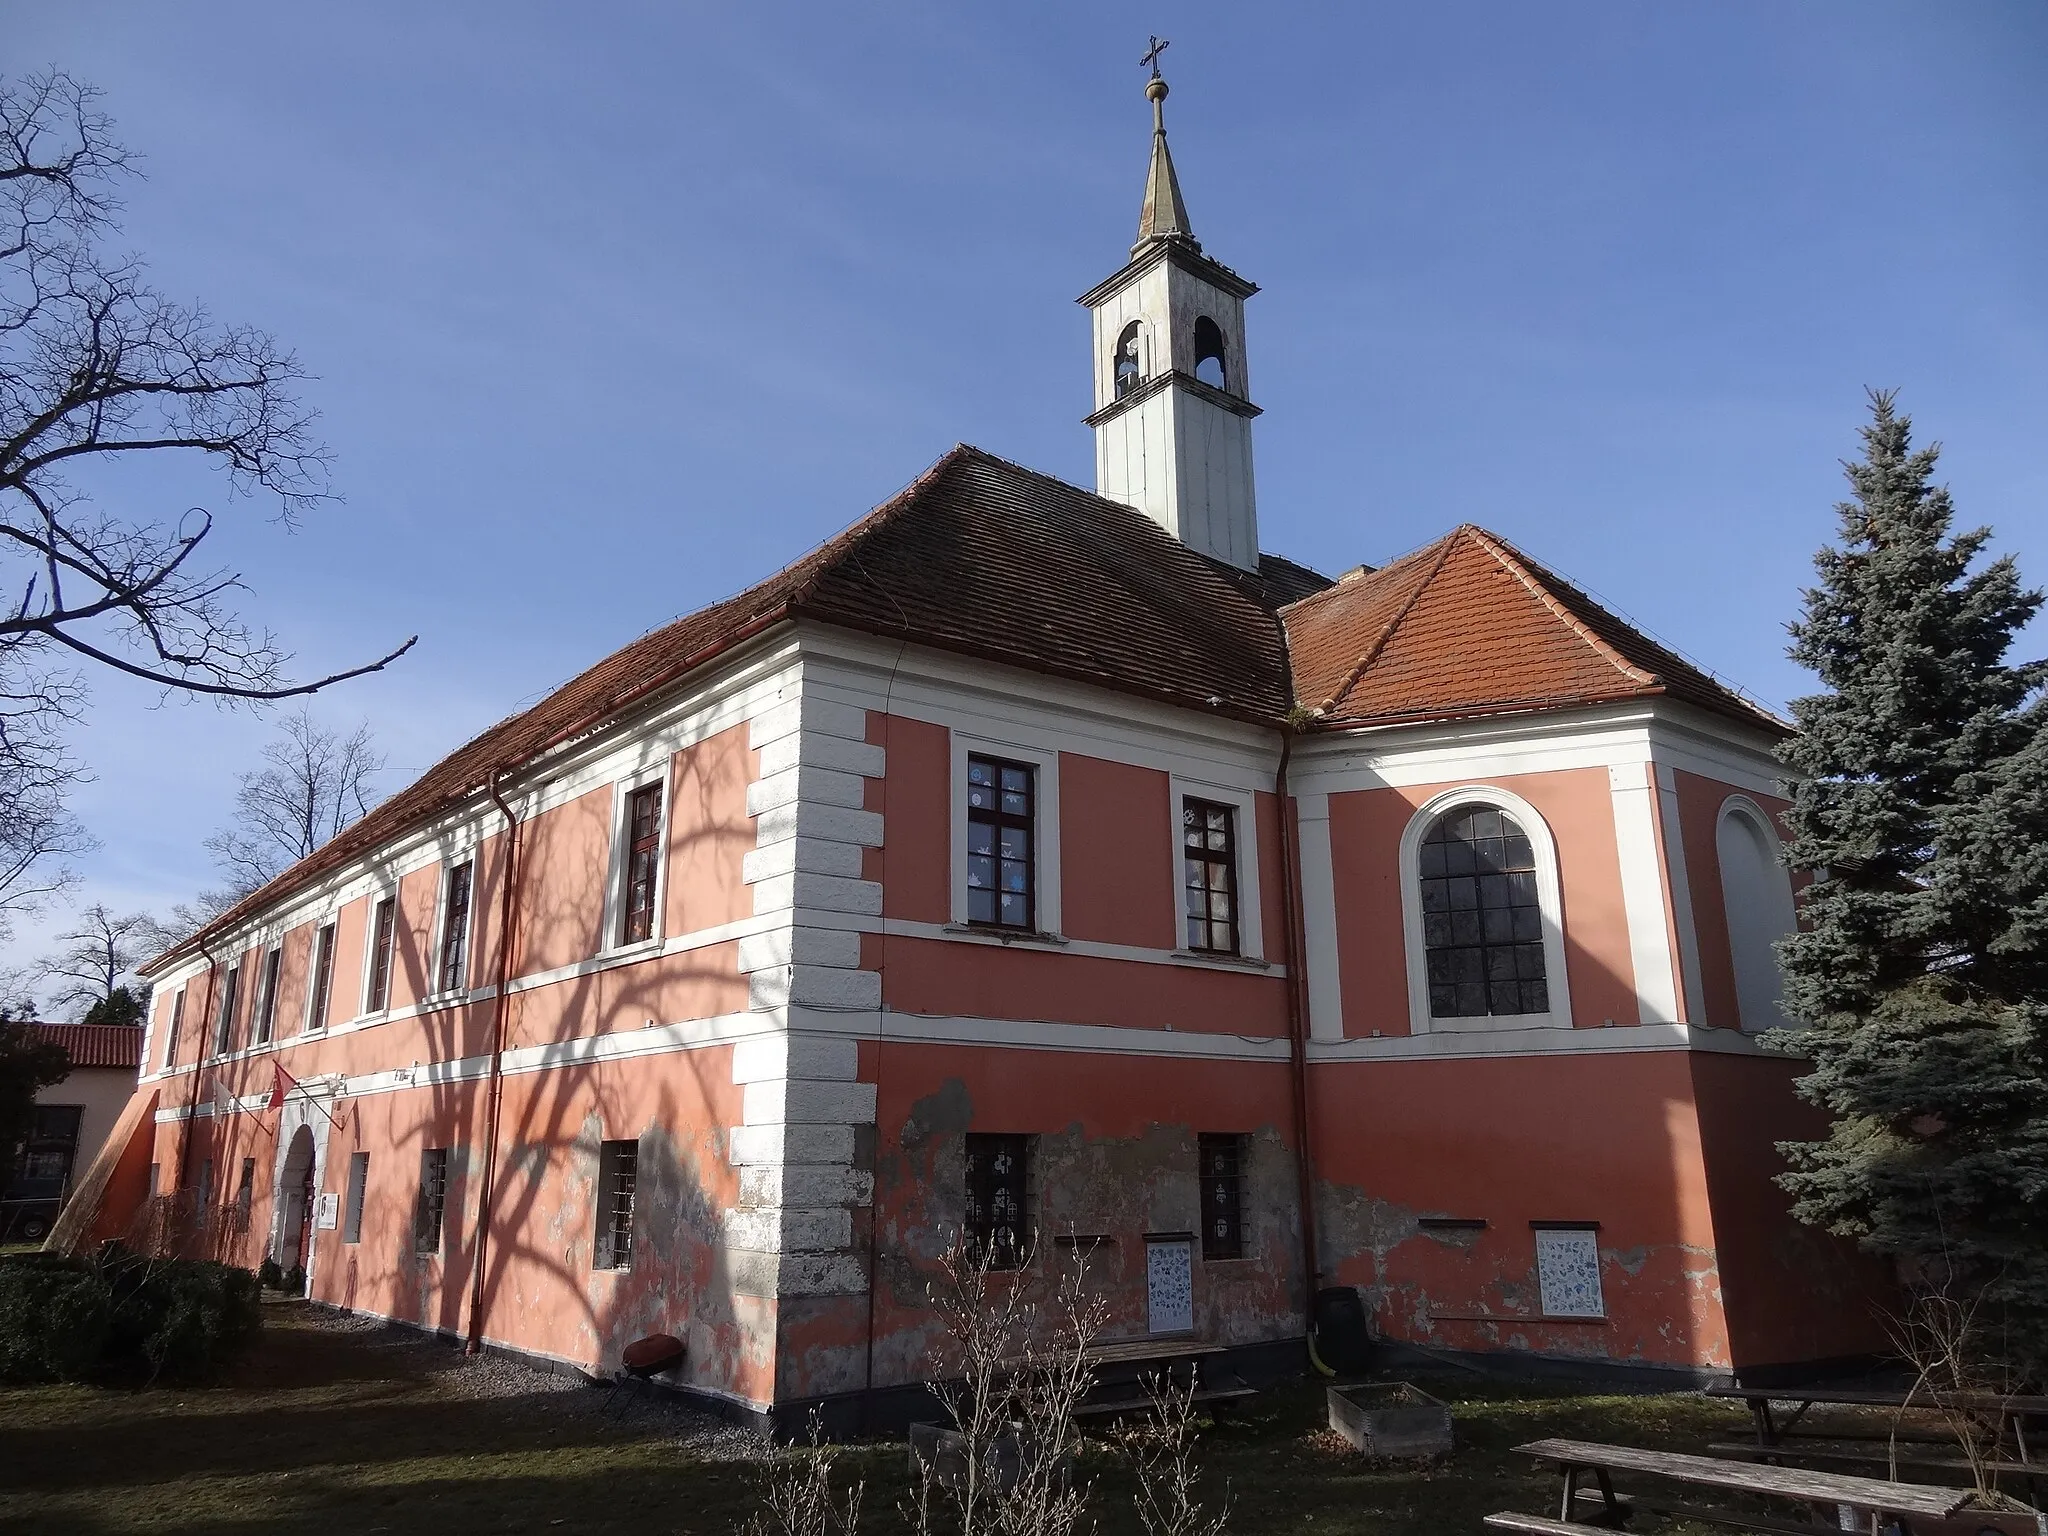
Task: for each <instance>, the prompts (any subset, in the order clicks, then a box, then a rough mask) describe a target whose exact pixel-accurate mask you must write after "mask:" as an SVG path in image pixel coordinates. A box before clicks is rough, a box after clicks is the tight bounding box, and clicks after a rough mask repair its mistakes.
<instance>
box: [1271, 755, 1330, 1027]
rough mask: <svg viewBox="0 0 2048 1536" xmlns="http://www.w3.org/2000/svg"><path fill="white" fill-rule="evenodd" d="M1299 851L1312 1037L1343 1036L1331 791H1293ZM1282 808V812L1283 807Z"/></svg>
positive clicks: (1303, 941) (1309, 1023)
mask: <svg viewBox="0 0 2048 1536" xmlns="http://www.w3.org/2000/svg"><path fill="white" fill-rule="evenodd" d="M1294 806H1295V821H1296V826H1297V834H1296V835H1297V841H1298V842H1299V844H1300V857H1301V871H1300V879H1301V909H1302V948H1303V951H1304V954H1303V957H1302V958H1303V961H1304V963H1305V964H1306V965H1307V967H1308V1033H1309V1038H1310V1039H1311V1040H1341V1039H1343V1038H1344V978H1343V973H1342V967H1341V964H1340V961H1339V957H1338V950H1337V869H1336V855H1335V852H1334V850H1333V848H1332V846H1331V842H1330V797H1329V796H1328V795H1326V794H1321V793H1318V792H1315V791H1310V792H1309V793H1306V794H1300V793H1297V794H1296V795H1295V796H1294ZM1281 814H1283V815H1285V814H1286V810H1285V807H1282V811H1281Z"/></svg>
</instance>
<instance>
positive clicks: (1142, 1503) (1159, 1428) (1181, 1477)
mask: <svg viewBox="0 0 2048 1536" xmlns="http://www.w3.org/2000/svg"><path fill="white" fill-rule="evenodd" d="M1199 1385H1200V1375H1199V1373H1198V1372H1197V1371H1195V1370H1190V1371H1189V1372H1188V1380H1187V1385H1186V1386H1184V1387H1183V1386H1181V1385H1179V1384H1178V1383H1177V1382H1175V1381H1174V1379H1173V1377H1172V1376H1171V1375H1170V1374H1169V1373H1167V1372H1165V1371H1160V1372H1158V1373H1156V1374H1154V1375H1152V1376H1148V1377H1147V1378H1146V1379H1145V1395H1146V1397H1148V1398H1150V1399H1151V1402H1152V1416H1151V1418H1150V1419H1148V1420H1145V1421H1143V1422H1141V1423H1138V1424H1133V1425H1130V1426H1128V1427H1126V1428H1125V1430H1124V1432H1123V1433H1122V1435H1121V1436H1120V1437H1119V1442H1120V1444H1121V1446H1122V1448H1123V1453H1124V1456H1125V1459H1126V1460H1128V1461H1129V1462H1130V1465H1131V1470H1132V1471H1133V1472H1134V1473H1136V1475H1137V1479H1138V1492H1137V1495H1136V1497H1135V1499H1134V1501H1133V1502H1135V1503H1136V1505H1137V1507H1138V1521H1139V1523H1140V1524H1141V1525H1143V1526H1144V1528H1145V1536H1223V1533H1224V1532H1225V1531H1226V1530H1228V1529H1229V1527H1230V1501H1229V1499H1228V1498H1227V1497H1226V1498H1225V1499H1224V1501H1223V1502H1222V1503H1221V1504H1219V1505H1218V1506H1217V1507H1216V1508H1215V1509H1214V1510H1213V1511H1211V1510H1210V1509H1209V1508H1207V1506H1205V1505H1204V1504H1203V1503H1202V1501H1201V1500H1200V1499H1199V1498H1198V1497H1196V1490H1197V1489H1198V1487H1199V1485H1200V1483H1201V1480H1202V1471H1201V1466H1200V1464H1199V1463H1198V1462H1197V1461H1196V1459H1195V1430H1196V1426H1197V1420H1198V1415H1197V1414H1196V1412H1195V1397H1196V1394H1197V1391H1198V1389H1199Z"/></svg>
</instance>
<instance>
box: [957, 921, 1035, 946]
mask: <svg viewBox="0 0 2048 1536" xmlns="http://www.w3.org/2000/svg"><path fill="white" fill-rule="evenodd" d="M939 931H940V932H942V933H944V934H947V935H948V936H950V937H953V938H960V939H980V940H982V941H983V942H985V943H987V942H993V943H997V944H1036V945H1043V946H1048V947H1052V948H1059V949H1064V948H1065V947H1066V944H1067V941H1066V940H1065V939H1064V938H1062V937H1061V936H1060V935H1059V934H1057V933H1032V932H1029V931H1027V930H1025V929H1022V928H998V927H996V926H995V925H994V924H992V923H990V924H984V923H948V924H947V925H946V926H945V927H944V928H942V929H941V930H939Z"/></svg>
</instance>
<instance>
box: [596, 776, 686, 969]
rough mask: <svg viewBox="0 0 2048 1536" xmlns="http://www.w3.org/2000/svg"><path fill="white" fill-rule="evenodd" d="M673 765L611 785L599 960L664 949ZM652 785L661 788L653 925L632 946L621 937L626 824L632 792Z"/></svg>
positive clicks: (627, 837) (627, 838) (629, 832)
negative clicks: (608, 837)
mask: <svg viewBox="0 0 2048 1536" xmlns="http://www.w3.org/2000/svg"><path fill="white" fill-rule="evenodd" d="M673 766H674V765H673V761H672V760H671V759H669V758H663V759H662V760H661V761H660V762H658V763H656V762H647V763H643V764H641V765H640V767H639V768H638V769H636V770H635V771H634V772H632V773H629V774H627V775H625V776H624V777H622V778H619V779H616V780H614V781H613V783H612V846H611V862H610V867H609V869H608V870H607V871H606V873H605V881H604V927H603V929H602V930H601V931H600V933H599V936H598V946H597V952H598V955H599V956H600V957H606V956H615V955H619V954H623V953H626V952H628V951H640V950H646V951H650V952H651V951H655V950H658V949H659V948H660V947H661V943H662V940H663V938H664V937H665V935H664V933H663V928H664V926H665V919H666V918H667V916H668V912H667V906H668V838H669V814H670V812H671V811H672V810H673V809H674V804H673V802H674V800H675V786H674V784H673V783H672V782H671V781H672V780H673V778H674V777H675V775H674V772H673ZM650 784H658V785H660V786H661V825H660V828H659V829H658V831H657V834H656V835H657V836H658V837H659V839H660V842H659V845H658V847H657V850H656V853H655V857H654V921H653V926H652V927H651V928H650V929H649V931H648V936H647V937H646V938H644V939H635V940H633V941H632V942H631V943H630V944H629V943H626V942H625V941H623V940H621V939H620V937H619V924H620V922H621V921H622V920H623V919H624V917H625V915H626V859H627V856H628V854H629V852H630V849H629V848H628V846H627V845H628V843H629V841H630V840H631V838H632V835H633V829H632V828H631V827H630V826H628V825H627V824H626V813H627V808H628V806H630V805H631V803H632V798H633V792H634V791H635V790H640V789H645V788H647V786H648V785H650Z"/></svg>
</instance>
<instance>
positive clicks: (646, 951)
mask: <svg viewBox="0 0 2048 1536" xmlns="http://www.w3.org/2000/svg"><path fill="white" fill-rule="evenodd" d="M660 950H661V935H660V934H658V933H657V934H654V935H652V936H651V937H648V938H645V939H635V940H634V941H633V942H632V943H630V944H614V945H613V946H612V947H611V948H610V949H607V950H602V951H600V952H599V954H598V958H599V959H600V960H632V959H635V958H637V957H639V956H641V955H652V954H658V953H659V952H660Z"/></svg>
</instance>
